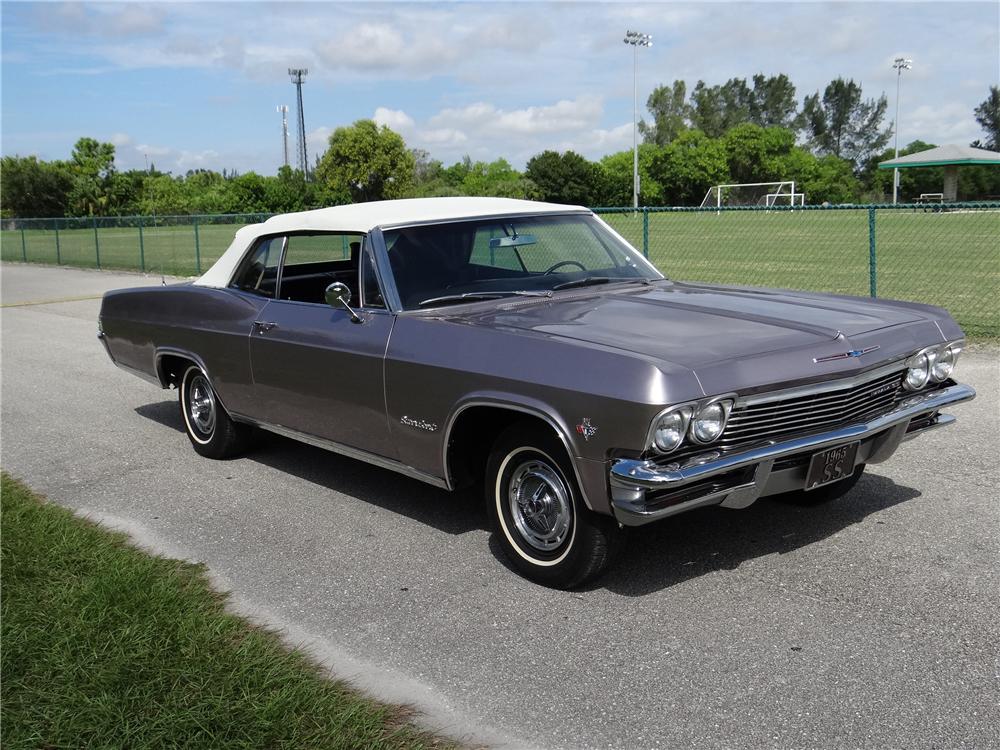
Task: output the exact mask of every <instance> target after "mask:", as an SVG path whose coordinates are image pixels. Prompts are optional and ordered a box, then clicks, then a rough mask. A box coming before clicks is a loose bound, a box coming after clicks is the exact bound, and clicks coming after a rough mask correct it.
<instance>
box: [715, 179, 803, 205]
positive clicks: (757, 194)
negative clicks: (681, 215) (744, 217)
mask: <svg viewBox="0 0 1000 750" xmlns="http://www.w3.org/2000/svg"><path fill="white" fill-rule="evenodd" d="M805 204H806V195H805V193H797V192H795V182H793V181H782V182H742V183H736V184H733V185H713V186H712V187H711V188H709V190H708V192H707V193H705V198H704V200H702V202H701V207H702V208H713V207H714V208H722V207H723V206H766V207H767V208H770V207H772V206H804V205H805Z"/></svg>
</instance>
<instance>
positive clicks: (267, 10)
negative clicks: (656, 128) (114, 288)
mask: <svg viewBox="0 0 1000 750" xmlns="http://www.w3.org/2000/svg"><path fill="white" fill-rule="evenodd" d="M0 14H2V15H0V42H2V51H0V64H2V69H0V77H2V94H0V100H2V109H0V118H2V119H0V151H2V153H3V154H4V155H10V154H20V155H29V154H35V155H37V156H38V157H40V158H44V159H65V158H68V156H69V154H70V152H71V150H72V147H73V143H74V142H75V141H76V140H77V139H78V138H80V137H81V136H90V137H94V138H98V139H100V140H103V141H110V142H112V143H114V144H115V146H116V149H117V151H116V153H117V156H116V162H117V165H118V168H119V169H130V168H144V167H145V165H146V160H147V159H148V160H149V161H150V162H153V163H154V164H155V165H156V167H157V168H159V169H161V170H164V171H171V172H173V173H175V174H183V173H184V172H186V171H187V170H189V169H198V168H210V169H216V170H222V169H224V168H225V169H229V170H233V169H235V170H239V171H241V172H245V171H249V170H255V171H257V172H260V173H262V174H274V173H275V172H276V170H277V168H278V167H279V166H280V165H281V163H282V148H281V116H280V115H279V114H278V113H277V111H276V108H277V106H278V105H281V104H285V105H288V106H289V108H290V112H289V125H290V131H291V132H290V138H291V151H292V155H293V159H294V148H295V140H294V133H295V128H294V126H295V90H294V87H293V86H292V84H291V83H290V81H289V77H288V75H287V69H288V68H289V67H296V68H308V70H309V75H308V76H307V78H306V84H305V86H304V87H303V97H304V108H305V119H306V130H307V133H308V135H307V146H308V151H309V159H310V162H313V161H314V159H315V156H316V155H317V154H319V153H321V152H322V151H323V150H324V149H325V147H326V144H327V139H328V137H329V135H330V133H331V132H332V131H333V130H334V129H335V128H337V127H339V126H342V125H349V124H350V123H352V122H354V121H355V120H358V119H362V118H373V119H375V120H376V121H377V122H379V123H383V124H386V125H388V126H389V127H391V128H393V129H394V130H396V131H397V132H399V133H400V134H401V135H403V137H404V138H405V140H406V143H407V145H408V146H409V147H411V148H422V149H425V150H427V151H428V152H429V153H430V155H431V157H432V158H436V159H440V160H442V161H443V162H445V163H446V164H450V163H453V162H455V161H458V160H459V159H461V158H462V157H463V156H464V155H466V154H468V155H469V156H471V157H472V158H473V159H474V160H493V159H495V158H498V157H504V158H506V159H508V161H510V162H511V163H512V164H513V165H514V166H515V167H517V168H522V167H523V166H524V164H525V162H526V161H527V160H528V159H529V158H530V157H531V156H532V155H534V154H536V153H538V152H540V151H542V150H544V149H556V150H560V151H561V150H566V149H573V150H575V151H577V152H579V153H582V154H584V155H585V156H587V157H588V158H592V159H594V158H599V157H600V156H602V155H604V154H607V153H612V152H615V151H620V150H622V149H626V148H631V145H632V105H633V92H632V87H633V50H632V48H630V47H626V45H625V44H623V37H624V32H625V31H626V30H627V29H636V30H638V31H642V32H644V33H647V34H652V35H653V46H652V47H651V48H649V49H641V50H639V72H638V79H637V80H638V91H639V101H640V112H642V110H643V109H644V107H643V102H644V101H645V98H646V96H648V94H649V92H650V91H651V90H652V89H653V88H654V87H655V86H656V85H658V84H661V83H669V82H670V81H672V80H674V79H675V78H683V79H684V80H686V81H687V83H688V86H689V90H690V88H691V87H693V86H694V84H695V82H696V81H698V80H699V79H702V80H704V81H706V83H709V84H715V83H722V82H724V81H725V80H726V79H728V78H730V77H733V76H739V77H746V78H748V79H749V78H750V77H751V76H752V75H753V74H754V73H758V72H763V73H765V74H769V75H773V74H777V73H782V72H784V73H787V74H788V75H789V76H790V77H791V79H792V81H793V82H794V83H795V85H796V87H797V96H798V98H799V100H800V101H801V99H802V97H803V96H805V95H806V94H809V93H813V92H815V91H817V90H822V89H823V88H824V87H825V86H826V84H827V83H829V81H830V80H831V79H833V78H835V77H837V76H843V77H845V78H853V79H854V80H855V81H858V82H860V83H861V85H862V87H863V91H864V94H865V96H866V97H875V96H878V95H880V94H881V93H882V92H883V91H884V92H886V93H887V95H888V97H889V119H892V118H893V115H894V106H895V86H896V74H895V71H894V70H893V69H892V67H891V63H892V60H893V58H895V57H899V56H903V57H909V58H912V59H913V61H914V63H913V69H912V70H908V71H905V72H904V73H903V79H902V82H901V83H902V95H901V100H900V112H899V120H900V123H901V127H900V145H903V144H905V143H909V142H910V141H912V140H915V139H918V138H919V139H921V140H924V141H928V142H932V143H937V144H943V143H961V144H968V143H969V142H970V141H972V140H974V139H976V138H979V137H982V132H981V130H980V128H979V126H978V124H977V123H976V121H975V118H974V115H973V109H974V108H975V107H976V105H977V104H979V103H980V102H981V101H983V100H984V99H985V98H986V96H987V93H988V89H989V86H991V85H997V83H998V81H1000V3H998V2H996V0H993V1H992V2H981V3H951V2H944V1H941V0H937V1H935V2H920V3H912V2H865V3H849V2H823V3H820V2H808V3H795V2H741V3H719V2H700V3H691V2H677V3H636V2H629V3H612V2H600V3H597V2H594V3H582V2H572V3H570V2H563V3H534V2H516V3H485V2H465V3H440V2H410V3H367V2H354V3H318V2H311V3H291V2H280V3H279V2H272V3H238V2H204V1H203V2H199V3H166V2H163V3H125V2H120V3H101V4H95V3H60V2H43V3H21V2H2V3H0Z"/></svg>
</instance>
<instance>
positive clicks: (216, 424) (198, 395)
mask: <svg viewBox="0 0 1000 750" xmlns="http://www.w3.org/2000/svg"><path fill="white" fill-rule="evenodd" d="M178 390H179V391H180V405H181V416H182V417H183V418H184V427H185V428H186V431H187V436H188V439H190V440H191V445H192V447H194V449H195V451H196V452H197V453H198V454H199V455H202V456H205V457H206V458H232V457H233V456H238V455H239V454H240V453H242V452H243V451H244V450H246V448H247V445H248V444H249V441H250V435H251V431H252V428H251V427H249V426H247V425H243V424H237V423H236V422H234V421H233V420H232V419H230V417H229V415H228V414H227V413H226V410H225V409H224V408H223V407H222V405H221V404H220V403H219V398H218V396H216V394H215V389H214V388H212V384H211V383H210V382H209V380H208V377H207V376H206V375H205V373H203V372H202V371H201V368H200V367H196V366H194V365H192V366H190V367H188V368H187V370H185V371H184V376H183V377H182V378H181V385H180V388H179V389H178Z"/></svg>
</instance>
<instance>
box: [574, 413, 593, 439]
mask: <svg viewBox="0 0 1000 750" xmlns="http://www.w3.org/2000/svg"><path fill="white" fill-rule="evenodd" d="M576 431H577V432H579V433H580V434H581V435H583V439H584V440H590V439H591V438H592V437H594V435H596V434H597V428H596V427H594V425H592V424H591V423H590V417H584V418H583V421H582V422H581V423H580V424H578V425H577V426H576Z"/></svg>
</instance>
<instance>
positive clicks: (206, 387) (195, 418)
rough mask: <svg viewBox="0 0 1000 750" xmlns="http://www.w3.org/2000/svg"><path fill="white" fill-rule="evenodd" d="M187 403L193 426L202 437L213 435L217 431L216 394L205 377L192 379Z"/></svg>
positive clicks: (199, 376) (189, 417) (196, 376)
mask: <svg viewBox="0 0 1000 750" xmlns="http://www.w3.org/2000/svg"><path fill="white" fill-rule="evenodd" d="M187 402H188V403H187V407H188V420H189V421H190V423H191V425H192V426H193V427H194V428H195V429H196V430H197V431H198V432H200V433H201V434H202V435H211V434H212V430H214V429H215V394H214V393H213V392H212V386H211V385H210V384H209V382H208V379H207V378H206V377H205V376H204V375H202V374H200V373H199V374H198V375H195V376H194V377H193V378H191V384H190V385H189V386H188V398H187Z"/></svg>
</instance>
